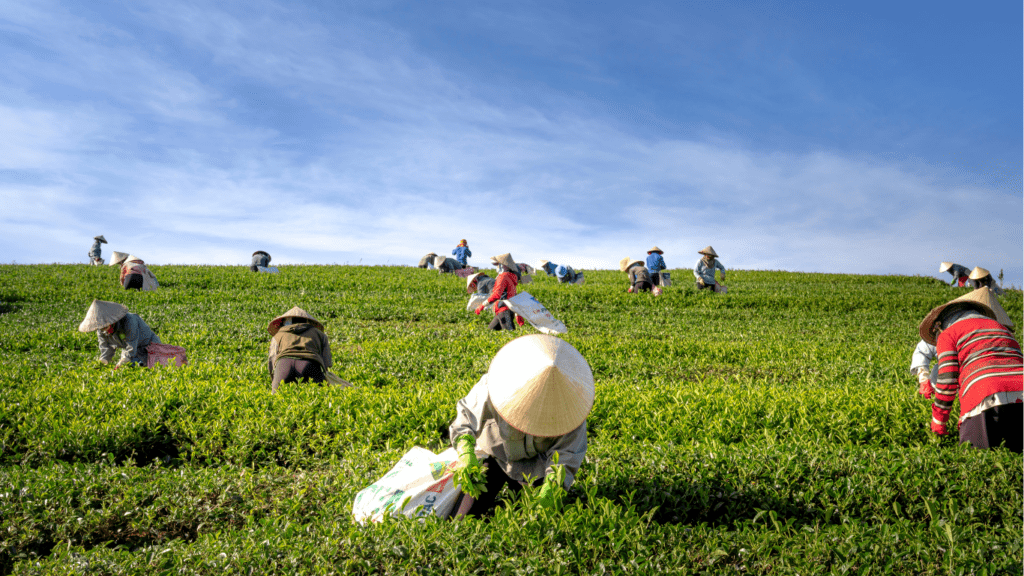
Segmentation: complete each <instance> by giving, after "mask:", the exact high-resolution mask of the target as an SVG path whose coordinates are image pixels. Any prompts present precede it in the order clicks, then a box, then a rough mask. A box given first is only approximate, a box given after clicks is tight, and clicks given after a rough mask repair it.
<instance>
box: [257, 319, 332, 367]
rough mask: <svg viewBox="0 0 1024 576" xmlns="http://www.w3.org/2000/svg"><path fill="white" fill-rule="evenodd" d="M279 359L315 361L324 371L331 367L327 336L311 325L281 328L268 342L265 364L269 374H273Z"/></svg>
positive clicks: (294, 325) (329, 346)
mask: <svg viewBox="0 0 1024 576" xmlns="http://www.w3.org/2000/svg"><path fill="white" fill-rule="evenodd" d="M279 358H299V359H301V360H315V361H317V362H319V363H320V366H321V367H323V369H324V371H326V370H327V369H328V368H330V367H331V364H333V362H332V361H331V344H330V342H328V341H327V335H326V334H324V333H323V332H321V331H320V330H318V329H317V327H316V326H313V325H312V324H292V325H290V326H282V327H281V329H280V330H278V331H277V334H275V335H274V338H273V339H271V340H270V352H269V354H268V355H267V364H268V367H269V368H270V373H271V374H273V373H274V365H275V364H276V363H277V360H278V359H279Z"/></svg>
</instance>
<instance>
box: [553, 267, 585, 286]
mask: <svg viewBox="0 0 1024 576" xmlns="http://www.w3.org/2000/svg"><path fill="white" fill-rule="evenodd" d="M581 276H583V274H582V273H581V272H577V271H575V270H573V269H572V266H559V267H558V270H556V271H555V277H557V278H558V281H559V282H561V283H562V284H574V283H575V282H576V281H577V280H579V279H580V277H581Z"/></svg>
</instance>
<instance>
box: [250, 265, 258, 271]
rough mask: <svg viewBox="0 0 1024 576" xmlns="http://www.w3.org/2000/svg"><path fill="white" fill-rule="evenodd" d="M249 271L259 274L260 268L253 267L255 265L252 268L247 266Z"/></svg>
mask: <svg viewBox="0 0 1024 576" xmlns="http://www.w3.org/2000/svg"><path fill="white" fill-rule="evenodd" d="M249 270H252V271H253V272H259V271H260V267H259V266H257V265H255V264H253V265H252V266H249Z"/></svg>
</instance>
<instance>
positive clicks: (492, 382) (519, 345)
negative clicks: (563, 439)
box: [487, 334, 594, 437]
mask: <svg viewBox="0 0 1024 576" xmlns="http://www.w3.org/2000/svg"><path fill="white" fill-rule="evenodd" d="M487 392H488V394H489V396H490V400H491V405H492V406H494V409H495V410H496V411H497V412H498V414H499V415H500V416H501V417H502V418H503V419H504V420H505V421H506V422H508V423H509V425H510V426H512V427H513V428H515V429H516V430H519V431H521V432H524V433H526V434H530V435H532V436H542V437H553V436H562V435H564V434H568V433H569V432H572V431H573V430H575V429H576V428H577V427H578V426H579V425H580V424H582V423H583V421H584V420H586V418H587V414H590V409H591V408H593V406H594V374H593V373H592V372H591V371H590V366H589V365H588V364H587V361H586V360H585V359H584V358H583V355H582V354H580V353H579V351H577V350H576V349H575V348H573V347H572V345H570V344H569V343H568V342H566V341H564V340H562V339H560V338H556V337H554V336H549V335H547V334H531V335H529V336H521V337H519V338H516V339H515V340H513V341H511V342H509V343H508V344H505V346H504V347H502V349H501V350H499V351H498V353H497V354H496V355H495V356H494V359H493V360H491V367H490V368H489V369H488V370H487Z"/></svg>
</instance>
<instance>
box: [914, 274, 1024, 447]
mask: <svg viewBox="0 0 1024 576" xmlns="http://www.w3.org/2000/svg"><path fill="white" fill-rule="evenodd" d="M1012 326H1013V321H1012V320H1010V317H1009V316H1008V315H1007V314H1006V311H1005V310H1003V307H1002V306H1000V305H999V300H998V299H997V298H996V296H995V294H993V293H992V291H991V290H989V289H988V288H978V289H977V290H974V291H973V292H970V293H968V294H965V295H963V296H961V297H959V298H956V299H955V300H951V301H949V302H946V303H945V304H942V305H940V306H936V307H935V308H933V309H932V311H931V312H929V313H928V315H927V316H925V318H924V320H923V321H921V325H920V327H919V332H920V333H921V339H922V340H924V341H925V342H927V343H929V344H934V345H935V348H936V351H937V352H938V359H939V371H938V376H937V378H936V380H935V382H934V383H933V388H934V390H935V400H934V402H933V404H932V422H931V429H932V432H934V433H936V434H938V435H940V436H944V435H945V434H946V433H947V430H946V422H947V421H948V420H949V414H950V411H951V410H952V409H953V402H954V401H955V400H957V399H958V398H959V401H960V441H961V442H968V443H970V444H971V445H972V446H974V447H975V448H995V447H998V446H999V445H1000V444H1002V443H1003V442H1005V443H1006V447H1007V448H1009V449H1010V450H1012V451H1014V452H1017V453H1020V452H1021V448H1022V435H1021V429H1022V428H1024V418H1022V415H1024V410H1022V408H1024V404H1022V402H1024V368H1022V363H1024V357H1022V356H1021V350H1020V343H1019V342H1018V341H1017V339H1016V338H1014V336H1013V332H1011V331H1010V327H1012Z"/></svg>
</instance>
